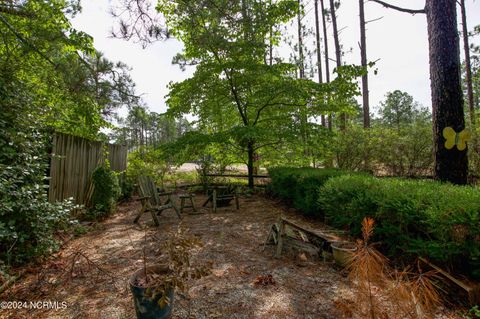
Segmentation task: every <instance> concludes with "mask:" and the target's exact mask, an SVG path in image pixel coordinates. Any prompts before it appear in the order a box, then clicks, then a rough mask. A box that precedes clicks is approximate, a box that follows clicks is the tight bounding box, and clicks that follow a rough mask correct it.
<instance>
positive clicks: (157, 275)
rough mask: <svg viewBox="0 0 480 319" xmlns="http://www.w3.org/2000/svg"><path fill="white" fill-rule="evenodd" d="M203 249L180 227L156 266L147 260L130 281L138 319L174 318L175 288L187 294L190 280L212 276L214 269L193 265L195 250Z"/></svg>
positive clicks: (165, 245) (164, 246)
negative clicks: (191, 260)
mask: <svg viewBox="0 0 480 319" xmlns="http://www.w3.org/2000/svg"><path fill="white" fill-rule="evenodd" d="M201 246H202V243H201V241H200V240H199V239H198V238H196V237H194V236H189V235H187V234H186V231H185V230H183V229H182V228H181V227H179V229H178V231H177V232H176V233H175V234H173V236H171V237H170V238H169V239H168V240H167V241H166V242H164V243H163V244H162V245H161V249H162V254H161V256H160V259H159V260H158V262H157V264H156V265H154V266H147V265H146V261H145V260H144V267H143V268H142V269H140V270H138V271H137V272H135V273H134V274H133V276H132V277H131V279H130V290H131V292H132V294H133V300H134V303H135V312H136V314H137V318H138V319H153V318H156V319H161V318H170V316H171V313H172V309H173V299H174V292H175V289H176V288H178V289H180V290H181V291H185V290H186V288H187V283H188V282H189V281H190V280H192V279H199V278H201V277H203V276H206V275H208V274H209V272H210V271H209V269H210V267H208V266H206V265H203V266H196V267H195V266H192V265H191V263H190V258H191V255H192V249H194V248H197V247H201ZM162 257H163V258H162ZM144 259H145V258H144Z"/></svg>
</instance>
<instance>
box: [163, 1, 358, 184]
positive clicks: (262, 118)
mask: <svg viewBox="0 0 480 319" xmlns="http://www.w3.org/2000/svg"><path fill="white" fill-rule="evenodd" d="M157 9H158V10H159V11H160V12H161V13H162V14H163V15H164V16H165V18H166V21H167V26H168V28H169V30H170V31H171V32H172V34H173V35H174V36H175V37H177V38H178V39H181V40H182V42H183V44H184V47H185V48H184V51H183V52H182V53H181V54H179V55H178V56H177V57H176V59H175V62H176V63H178V64H180V65H181V66H185V65H187V64H190V63H194V64H195V65H196V68H195V73H194V75H193V76H192V77H191V78H189V79H187V80H185V81H183V82H180V83H172V84H171V85H170V92H169V95H168V100H167V104H168V106H169V111H168V112H169V114H171V115H173V116H176V117H180V116H183V115H184V114H193V115H195V116H196V117H197V118H198V121H197V127H198V130H199V131H200V132H201V133H202V134H203V135H205V136H210V137H211V140H210V141H208V140H207V139H198V140H197V141H198V142H200V143H205V142H210V143H214V142H215V143H217V144H220V145H221V146H222V147H221V148H220V150H221V152H220V154H225V151H228V152H229V153H230V154H238V155H237V156H240V157H241V160H240V161H239V162H244V163H247V165H248V166H249V168H250V169H249V173H252V172H253V169H254V167H255V166H256V164H255V162H258V160H259V158H260V156H258V155H259V154H260V153H261V151H262V150H263V149H265V148H270V149H269V150H268V151H270V152H272V149H273V148H275V147H278V146H279V145H285V144H286V143H288V144H289V145H291V146H292V148H295V152H296V153H297V149H298V150H299V152H298V153H297V158H298V155H299V154H310V153H313V152H310V151H309V150H310V149H314V147H313V145H312V144H313V143H309V142H308V140H309V137H310V136H314V135H315V133H316V130H315V129H316V127H315V125H310V124H312V123H309V119H311V118H312V117H315V116H319V115H320V114H322V112H323V113H326V112H332V111H343V112H345V111H348V110H349V109H350V107H351V103H349V101H350V100H351V98H352V96H355V95H357V94H358V86H357V83H356V82H355V80H354V79H355V78H356V77H358V76H359V75H360V74H363V72H365V70H364V69H363V68H360V67H356V66H342V67H339V68H337V70H336V72H337V77H336V78H335V80H334V81H332V82H331V83H329V84H323V85H322V84H318V83H316V82H314V81H312V80H309V79H298V78H296V77H295V72H296V66H295V65H294V64H290V63H285V62H284V60H283V59H282V58H281V57H278V58H277V57H275V58H273V57H272V63H267V62H266V56H267V55H268V46H267V45H266V43H272V45H274V46H277V45H278V43H279V41H280V36H281V35H280V33H279V32H272V30H275V29H277V28H278V27H279V26H280V25H281V24H283V23H285V22H288V21H289V20H290V19H292V18H293V17H295V15H296V13H297V11H298V9H299V8H298V2H297V1H293V0H280V1H274V2H264V1H248V2H247V1H244V2H232V1H228V0H220V1H215V3H199V2H195V1H189V2H185V1H169V0H165V1H164V0H161V1H159V3H158V6H157ZM327 101H328V103H327ZM198 136H199V135H197V137H198ZM190 141H193V139H191V140H190ZM203 145H205V144H203ZM300 148H301V149H300ZM199 149H201V148H200V147H199ZM307 160H308V159H307ZM307 160H305V161H307ZM306 164H309V163H306ZM250 186H253V185H250Z"/></svg>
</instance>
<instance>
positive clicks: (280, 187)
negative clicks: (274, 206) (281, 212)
mask: <svg viewBox="0 0 480 319" xmlns="http://www.w3.org/2000/svg"><path fill="white" fill-rule="evenodd" d="M268 173H269V175H270V178H271V184H270V185H269V187H268V190H269V191H270V192H271V193H272V194H274V195H276V196H279V197H281V198H283V199H285V200H287V201H289V202H291V203H293V206H294V207H295V208H297V209H299V210H300V211H301V212H302V213H304V214H306V215H315V216H321V215H322V209H321V207H320V206H319V205H318V201H317V198H318V189H319V187H320V186H322V185H323V184H324V183H325V182H326V181H327V180H328V179H330V178H331V177H334V176H340V175H344V174H347V173H348V172H347V171H342V170H337V169H316V168H311V167H304V168H293V167H278V168H270V169H269V170H268Z"/></svg>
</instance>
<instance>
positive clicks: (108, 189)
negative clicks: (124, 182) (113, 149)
mask: <svg viewBox="0 0 480 319" xmlns="http://www.w3.org/2000/svg"><path fill="white" fill-rule="evenodd" d="M92 181H93V187H94V190H93V195H92V201H91V206H92V207H91V210H90V212H89V215H90V216H89V217H91V218H94V219H98V218H104V217H106V216H108V215H109V214H110V213H112V212H113V210H114V209H115V205H116V203H117V200H118V198H119V197H120V195H121V188H120V185H119V182H118V176H117V174H116V173H115V172H114V171H112V170H111V168H110V165H109V164H108V163H106V164H105V165H102V166H99V167H97V168H96V169H95V170H94V171H93V174H92Z"/></svg>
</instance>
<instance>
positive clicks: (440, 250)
mask: <svg viewBox="0 0 480 319" xmlns="http://www.w3.org/2000/svg"><path fill="white" fill-rule="evenodd" d="M318 204H319V206H320V207H321V208H322V209H323V211H324V212H325V216H326V219H327V221H328V223H330V224H331V225H332V226H335V227H338V228H343V229H348V230H350V232H351V234H352V235H353V236H360V224H361V220H362V219H363V218H364V217H366V216H369V217H373V218H374V219H375V220H376V228H375V240H377V241H380V242H382V247H383V249H384V250H385V252H386V253H387V254H388V255H389V256H391V257H394V258H395V257H402V258H413V257H415V256H426V257H428V258H430V259H432V260H434V261H436V262H439V263H442V264H444V265H453V266H456V267H457V269H459V270H465V271H467V272H469V273H470V274H471V275H474V276H480V272H479V269H480V216H479V214H480V190H478V189H476V188H473V187H469V186H454V185H450V184H442V183H439V182H434V181H424V180H423V181H415V180H406V179H398V178H390V179H378V178H375V177H369V176H358V175H357V176H353V175H345V176H339V177H335V178H332V179H330V180H328V181H327V182H326V183H325V185H324V186H323V187H322V188H321V189H320V192H319V198H318Z"/></svg>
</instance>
